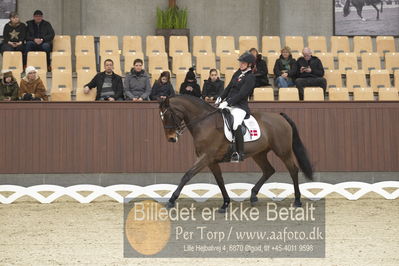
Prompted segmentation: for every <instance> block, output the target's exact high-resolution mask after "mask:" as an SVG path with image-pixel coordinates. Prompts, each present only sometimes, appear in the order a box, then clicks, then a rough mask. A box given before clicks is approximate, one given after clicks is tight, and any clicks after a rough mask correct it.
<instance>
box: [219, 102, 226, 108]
mask: <svg viewBox="0 0 399 266" xmlns="http://www.w3.org/2000/svg"><path fill="white" fill-rule="evenodd" d="M227 105H228V103H227V102H222V103H221V104H219V109H224V108H226V107H227Z"/></svg>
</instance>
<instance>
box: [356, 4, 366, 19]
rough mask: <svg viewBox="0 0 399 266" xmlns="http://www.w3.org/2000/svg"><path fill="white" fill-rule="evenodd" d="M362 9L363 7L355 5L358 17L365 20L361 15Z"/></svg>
mask: <svg viewBox="0 0 399 266" xmlns="http://www.w3.org/2000/svg"><path fill="white" fill-rule="evenodd" d="M362 10H363V7H356V11H357V14H358V15H359V17H360V18H361V19H362V20H363V21H366V19H365V18H364V17H363V16H362Z"/></svg>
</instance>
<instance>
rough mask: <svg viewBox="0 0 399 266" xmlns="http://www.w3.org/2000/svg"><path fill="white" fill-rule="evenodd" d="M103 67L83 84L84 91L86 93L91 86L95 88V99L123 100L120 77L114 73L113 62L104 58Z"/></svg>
mask: <svg viewBox="0 0 399 266" xmlns="http://www.w3.org/2000/svg"><path fill="white" fill-rule="evenodd" d="M104 69H105V71H104V72H100V73H98V74H97V75H96V76H95V77H94V78H93V79H92V80H91V81H90V82H89V83H88V84H86V85H85V87H84V93H86V94H88V93H89V92H90V90H91V89H92V88H97V95H96V101H110V102H112V101H115V100H123V83H122V77H121V76H119V75H117V74H115V73H114V71H113V69H114V62H113V61H112V60H111V59H107V60H105V61H104Z"/></svg>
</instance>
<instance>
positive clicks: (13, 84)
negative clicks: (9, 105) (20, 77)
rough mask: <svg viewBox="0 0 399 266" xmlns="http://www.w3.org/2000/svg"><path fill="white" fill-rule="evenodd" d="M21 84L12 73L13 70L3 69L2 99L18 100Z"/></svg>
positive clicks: (0, 94)
mask: <svg viewBox="0 0 399 266" xmlns="http://www.w3.org/2000/svg"><path fill="white" fill-rule="evenodd" d="M18 91H19V86H18V82H17V81H16V80H15V78H14V76H13V75H12V72H11V70H4V71H3V79H2V80H1V82H0V101H7V102H9V101H16V100H18Z"/></svg>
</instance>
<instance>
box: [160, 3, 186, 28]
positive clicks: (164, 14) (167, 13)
mask: <svg viewBox="0 0 399 266" xmlns="http://www.w3.org/2000/svg"><path fill="white" fill-rule="evenodd" d="M187 16H188V11H187V9H186V8H184V9H179V8H178V7H170V8H167V9H165V10H162V9H160V8H159V7H158V8H157V28H158V29H185V28H187Z"/></svg>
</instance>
